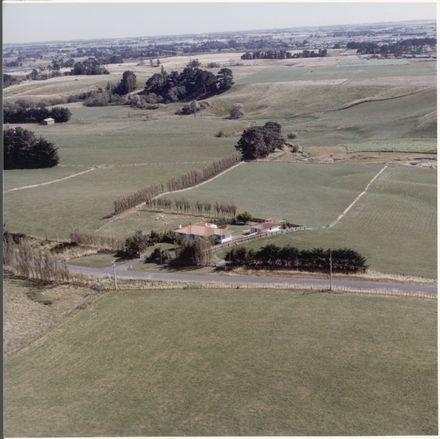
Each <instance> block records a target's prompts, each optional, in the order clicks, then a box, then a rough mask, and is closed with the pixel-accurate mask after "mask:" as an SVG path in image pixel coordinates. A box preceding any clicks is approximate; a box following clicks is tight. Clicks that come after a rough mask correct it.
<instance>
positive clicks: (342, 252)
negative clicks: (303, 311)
mask: <svg viewBox="0 0 440 439" xmlns="http://www.w3.org/2000/svg"><path fill="white" fill-rule="evenodd" d="M330 252H331V258H332V270H333V272H335V273H364V272H365V271H366V270H367V268H368V266H367V265H366V259H365V258H364V257H363V256H362V255H360V254H359V253H358V252H356V251H355V250H351V249H347V248H343V249H335V250H324V249H322V248H314V249H312V250H299V249H297V248H295V247H291V246H289V245H287V246H285V247H279V246H277V245H274V244H269V245H266V246H264V247H261V248H260V249H259V250H257V251H254V250H253V249H248V248H246V247H235V248H232V249H231V250H230V251H229V252H228V253H227V254H226V257H225V259H226V261H227V262H228V263H229V264H230V265H231V266H245V267H249V268H269V269H290V270H297V271H311V272H322V273H326V272H327V273H328V272H329V269H330Z"/></svg>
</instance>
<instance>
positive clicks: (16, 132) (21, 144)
mask: <svg viewBox="0 0 440 439" xmlns="http://www.w3.org/2000/svg"><path fill="white" fill-rule="evenodd" d="M3 145H4V146H3V147H4V168H5V169H36V168H51V167H53V166H56V165H57V164H58V162H59V157H58V151H57V148H56V147H55V145H54V144H53V143H50V142H48V141H47V140H46V139H44V138H42V137H40V138H36V137H35V134H34V133H33V132H32V131H28V130H25V129H23V128H21V127H17V128H8V129H6V130H5V131H3Z"/></svg>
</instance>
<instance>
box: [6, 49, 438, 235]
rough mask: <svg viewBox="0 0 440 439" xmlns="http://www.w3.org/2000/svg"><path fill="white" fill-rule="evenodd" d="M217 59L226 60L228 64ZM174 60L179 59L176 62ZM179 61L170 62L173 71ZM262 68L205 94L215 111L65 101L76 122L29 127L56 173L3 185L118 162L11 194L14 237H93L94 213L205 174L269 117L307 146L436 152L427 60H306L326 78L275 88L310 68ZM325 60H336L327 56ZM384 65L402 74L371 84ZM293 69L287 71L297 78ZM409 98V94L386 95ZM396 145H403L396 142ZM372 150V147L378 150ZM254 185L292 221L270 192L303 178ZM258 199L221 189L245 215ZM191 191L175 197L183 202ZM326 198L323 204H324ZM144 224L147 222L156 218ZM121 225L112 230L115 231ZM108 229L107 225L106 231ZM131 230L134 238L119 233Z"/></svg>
mask: <svg viewBox="0 0 440 439" xmlns="http://www.w3.org/2000/svg"><path fill="white" fill-rule="evenodd" d="M223 58H224V59H226V60H227V58H228V57H223ZM223 58H222V59H223ZM236 58H237V54H231V59H236ZM177 61H178V62H183V58H182V59H179V60H177ZM177 61H176V60H175V61H173V60H172V59H169V60H167V62H169V63H170V66H171V65H173V64H172V63H173V62H177ZM263 61H264V62H263ZM267 61H268V60H261V65H258V64H255V63H254V64H252V65H243V66H233V67H232V70H233V71H234V72H235V71H237V72H238V71H239V72H240V75H238V76H239V77H240V78H241V79H237V83H236V85H235V86H234V87H233V88H232V89H231V90H229V91H228V92H226V93H224V94H222V95H219V96H216V97H212V98H210V99H208V102H209V103H210V105H211V106H210V108H209V109H207V110H204V111H203V112H202V113H201V114H200V115H198V116H197V117H192V116H177V115H175V114H174V113H175V111H176V110H177V109H178V108H179V107H180V106H181V104H171V105H168V106H161V107H160V109H158V110H136V109H132V108H129V107H128V106H109V107H94V108H87V107H81V106H79V104H71V105H68V106H69V107H70V108H71V111H72V118H71V120H70V121H69V122H68V123H65V124H56V125H54V126H39V125H36V124H25V125H24V126H25V128H27V129H30V130H32V131H34V132H35V133H36V135H38V136H39V135H41V136H43V137H45V138H47V139H48V140H49V141H52V142H54V143H55V144H56V145H57V147H58V148H59V155H60V159H61V161H60V166H59V167H56V168H52V169H47V170H15V171H6V172H5V173H4V182H5V190H8V189H11V188H15V187H21V186H26V185H30V184H39V183H42V182H45V181H50V180H52V179H56V178H62V177H65V176H67V175H70V174H73V173H76V172H80V171H82V170H85V169H89V168H90V167H92V166H95V165H101V166H102V165H104V166H109V167H111V166H115V167H114V169H99V170H97V171H93V172H90V173H88V174H85V175H82V176H79V177H75V178H73V179H69V180H66V181H63V182H59V183H55V184H52V185H49V186H43V187H39V188H34V189H27V190H22V191H17V192H11V193H6V194H5V204H6V217H5V219H6V222H7V226H8V227H9V228H10V229H11V230H15V231H21V232H25V233H31V234H35V235H39V236H45V234H46V233H47V235H48V236H51V237H56V236H59V237H67V236H68V234H69V233H70V231H71V228H72V227H78V228H85V229H90V230H94V229H95V228H97V227H99V226H101V225H103V224H104V222H103V221H102V220H101V219H100V218H102V217H103V216H105V215H107V214H108V213H110V212H111V210H112V202H113V200H114V198H116V196H120V195H123V194H125V193H129V192H132V191H135V190H138V189H140V188H142V187H144V186H146V185H148V184H150V183H153V182H157V181H164V180H166V179H167V178H169V177H170V176H175V175H179V174H181V173H182V172H185V171H187V170H190V169H196V168H200V167H202V166H203V165H204V164H205V163H207V162H211V161H213V160H216V159H219V158H221V157H224V156H226V155H229V154H231V153H233V152H235V148H234V145H235V144H236V143H237V141H238V139H239V136H240V134H241V133H242V131H243V129H244V128H246V127H248V126H252V125H255V124H262V123H264V122H266V121H268V120H275V121H278V122H280V123H281V124H282V125H283V133H284V135H286V134H287V133H288V132H290V131H295V132H297V133H298V137H297V139H296V140H295V143H296V142H298V143H300V144H302V145H305V146H307V145H318V146H319V145H340V144H344V145H348V146H349V148H350V150H353V151H354V150H355V149H356V148H357V147H356V145H357V144H360V145H363V146H360V147H359V148H365V142H368V143H367V145H372V144H373V143H371V142H377V145H380V142H383V148H384V150H389V149H390V148H394V145H395V144H396V143H399V144H400V145H405V150H407V151H409V152H411V151H414V152H419V151H420V152H423V151H421V148H422V149H423V148H424V145H425V143H424V142H426V145H427V146H426V147H427V151H432V146H429V145H430V144H431V142H434V140H433V139H434V138H435V135H436V134H435V133H436V120H435V117H434V116H435V111H436V102H435V83H434V82H433V78H434V77H435V70H434V68H433V66H432V65H431V63H413V62H409V63H408V64H404V65H396V66H393V65H389V64H386V65H385V64H384V65H380V63H377V62H375V63H374V64H373V65H370V64H368V66H369V67H368V66H367V65H365V61H362V62H361V61H359V66H358V65H357V64H356V63H357V61H356V60H354V61H353V60H352V59H348V58H347V59H341V60H340V61H339V62H340V63H342V64H343V63H347V62H349V61H350V62H354V63H355V65H354V66H348V67H347V66H343V65H342V66H339V67H338V66H337V65H327V64H326V63H328V62H329V60H325V62H324V60H323V61H321V60H311V61H309V60H306V61H305V60H301V63H302V64H304V65H307V64H308V63H309V64H310V65H309V67H310V69H312V70H313V72H315V71H316V72H318V73H319V75H321V76H323V77H324V79H323V80H321V79H320V77H315V76H316V75H315V76H313V73H312V74H311V75H312V76H310V77H309V76H308V74H307V75H306V80H304V78H302V77H300V78H299V79H298V80H290V81H287V82H276V81H278V80H281V79H282V78H281V79H279V73H274V75H272V73H273V72H279V71H280V72H281V71H282V72H286V71H288V72H297V73H298V72H299V73H298V75H300V76H301V75H303V74H304V75H305V73H304V72H303V71H304V70H307V69H306V68H305V67H301V65H302V64H301V65H297V66H296V67H294V66H290V67H289V66H282V65H277V64H276V63H274V65H271V63H269V62H267ZM330 61H332V60H330ZM332 62H333V64H334V61H332ZM316 63H318V64H316ZM147 64H148V63H147ZM320 64H322V65H320ZM129 67H130V68H133V69H135V71H136V74H137V75H138V79H139V81H138V83H139V84H141V82H142V74H143V73H142V72H143V69H145V74H146V75H147V76H148V74H149V72H150V70H149V69H150V67H148V66H144V67H140V66H133V65H129ZM112 69H113V67H112ZM123 69H124V67H123V65H122V66H114V73H112V74H111V75H105V76H97V77H80V78H74V77H63V78H53V79H51V80H48V81H33V82H31V83H25V84H20V85H18V86H12V87H8V88H7V89H6V90H5V97H11V96H12V95H13V96H14V98H18V97H20V98H26V97H27V96H37V95H39V96H45V95H46V94H47V95H54V94H57V93H64V92H65V93H67V94H71V93H72V92H73V91H75V90H77V88H78V87H83V86H84V85H87V84H88V85H87V86H89V85H90V86H92V85H93V86H96V84H97V81H98V82H99V81H105V83H107V81H108V80H111V79H112V78H113V76H115V77H117V78H119V77H120V75H121V71H122V70H123ZM356 69H364V70H365V71H366V72H370V73H368V75H370V76H371V77H370V78H367V79H365V78H364V79H363V77H362V76H359V77H357V76H356V75H355V74H354V73H353V72H354V71H355V70H356ZM378 69H379V70H378ZM380 69H382V70H380ZM388 69H391V70H390V72H394V73H395V74H396V75H398V74H399V73H401V74H400V76H396V77H388V78H387V77H380V78H375V77H374V75H373V73H374V72H376V73H374V74H379V73H378V72H380V71H388ZM112 71H113V70H112ZM246 71H248V72H249V78H250V80H249V81H247V80H246V81H245V80H244V78H245V76H246ZM263 72H266V73H265V74H267V75H269V76H268V77H270V75H272V79H271V81H272V82H271V83H269V82H264V81H263V82H259V81H260V80H255V78H254V79H252V77H253V75H259V74H263ZM271 72H272V73H271ZM301 72H303V73H301ZM337 72H342V73H343V72H351V74H352V75H353V78H352V79H350V80H349V81H347V82H343V80H338V79H336V80H335V79H334V78H335V75H336V73H337ZM372 72H373V73H372ZM297 73H293V74H292V75H293V76H294V77H295V75H296V74H297ZM318 73H317V74H318ZM289 74H290V73H289ZM277 75H278V76H277ZM282 75H284V73H282ZM319 75H318V76H319ZM411 75H414V76H411ZM385 76H386V75H385ZM277 78H278V79H277ZM301 78H302V79H301ZM325 78H326V79H325ZM76 79H78V81H76ZM257 79H258V78H257ZM309 79H310V80H309ZM314 81H316V82H314ZM410 92H411V93H414V94H412V95H411V96H406V97H401V98H393V97H395V96H397V95H400V94H405V93H410ZM384 96H385V97H388V98H393V99H388V100H385V101H376V102H366V103H363V104H360V105H357V106H355V107H352V108H350V109H347V110H339V111H329V110H335V109H337V108H341V107H343V106H344V105H347V104H349V103H352V102H355V101H357V100H359V99H365V98H377V97H384ZM236 102H241V103H243V104H244V112H245V116H244V117H243V118H242V119H240V120H229V119H227V115H228V111H229V109H230V107H231V106H232V104H234V103H236ZM11 126H13V125H11ZM219 131H223V132H224V133H225V136H224V137H216V136H215V135H216V133H218V132H219ZM402 138H404V139H405V140H401V139H402ZM412 138H418V139H420V138H423V139H425V138H426V140H423V141H418V142H417V143H414V145H412V143H411V141H410V140H409V139H412ZM388 140H389V142H388ZM379 141H380V142H379ZM406 142H408V143H406ZM374 145H375V146H374V147H376V143H374ZM390 145H393V146H390ZM421 145H422V146H421ZM370 147H372V146H370ZM377 148H380V146H377ZM401 148H403V147H401ZM245 166H248V165H245ZM273 166H276V167H277V171H273V174H276V175H277V174H280V175H285V164H274V165H273ZM278 169H279V170H280V171H279V172H278ZM322 169H324V170H323V171H322V173H321V171H320V174H322V175H324V177H320V176H319V175H317V176H314V178H315V177H316V178H317V179H318V180H317V183H316V184H317V186H319V185H323V186H325V185H326V184H327V182H328V181H327V180H326V177H325V176H326V175H329V174H331V173H332V172H333V171H329V172H327V170H326V169H335V168H328V167H327V166H325V168H324V167H323V168H322ZM359 169H360V171H359V173H360V174H363V173H364V171H363V169H364V168H359ZM237 172H238V173H237ZM241 172H242V171H241V170H240V171H233V173H231V174H228V176H227V177H228V178H227V179H225V178H222V179H220V180H218V181H227V180H228V179H229V176H231V178H232V177H235V176H239V175H240V173H241ZM353 172H357V171H353ZM225 177H226V176H225ZM252 178H253V177H251V181H252V184H254V185H256V186H258V185H259V184H260V183H264V184H265V185H266V186H267V187H268V188H269V193H270V194H271V196H274V197H275V198H273V199H271V200H269V204H267V206H272V205H274V204H279V205H277V206H275V209H272V208H270V209H269V208H268V207H267V208H266V207H264V206H263V212H262V213H263V215H264V216H275V215H282V216H285V215H290V213H291V207H290V204H291V203H290V201H289V200H285V201H282V202H281V204H280V203H276V197H277V196H279V194H280V191H279V189H280V188H283V189H284V186H283V184H284V183H286V184H287V186H286V187H287V188H289V187H291V186H289V185H291V184H295V185H298V186H297V187H301V185H302V180H301V179H293V180H291V179H290V177H289V178H287V177H286V178H285V177H281V180H280V186H279V187H273V184H272V178H271V177H265V176H262V177H261V179H259V177H258V178H253V180H252ZM361 180H362V179H361ZM304 181H305V180H304ZM215 184H216V182H213V185H214V186H212V185H207V186H206V187H205V186H204V187H202V188H200V190H203V191H205V190H206V188H211V187H212V188H214V189H215V188H216V187H217V186H215ZM234 185H237V186H236V188H239V190H236V191H235V192H237V193H240V192H241V191H242V188H241V182H239V181H238V180H237V179H236V180H234ZM246 186H247V185H246ZM271 186H272V187H271ZM341 189H343V190H342V191H338V193H337V194H336V193H334V192H333V194H332V195H335V197H334V198H333V197H331V199H332V200H336V199H338V200H337V201H335V202H334V206H336V207H332V206H328V214H327V216H325V218H327V217H332V215H333V211H334V210H339V207H341V206H342V205H343V204H345V203H346V200H348V199H349V198H350V193H349V190H350V189H351V188H350V186H349V187H348V188H345V187H343V188H341ZM345 189H348V190H347V191H346V190H345ZM355 189H356V187H355ZM326 190H328V189H326ZM228 191H229V189H228ZM221 192H222V191H219V192H214V193H213V194H208V195H209V199H214V200H215V199H217V197H218V196H220V197H222V196H223V194H222V193H221ZM253 192H254V194H253V195H252V194H250V193H247V192H246V195H243V196H240V195H238V194H234V193H232V192H231V193H229V192H228V194H227V195H228V196H226V195H225V200H227V201H229V200H230V199H231V195H233V196H234V197H235V198H232V201H234V200H235V199H236V200H237V202H240V203H238V204H239V207H240V208H246V207H251V208H252V207H253V206H255V205H256V200H257V199H258V195H257V193H258V192H257V191H256V189H255V190H253ZM188 193H189V192H187V193H184V194H182V195H185V196H186V194H188ZM203 193H205V192H203ZM323 193H325V192H323ZM340 195H341V197H340ZM249 196H250V198H248V197H249ZM301 196H303V197H306V195H305V192H304V191H298V190H294V191H293V200H294V202H295V203H296V201H295V200H298V197H300V201H301V206H302V205H303V204H304V203H303V201H302V198H301ZM321 198H322V199H323V203H324V206H326V204H325V202H326V200H327V199H328V197H324V196H322V197H321ZM271 203H272V204H271ZM327 204H329V203H327ZM254 210H255V207H254ZM302 212H303V211H302V210H301V212H300V213H299V216H298V217H299V221H298V222H305V219H307V218H308V216H307V215H305V219H303V217H302ZM294 214H295V215H294V218H293V220H294V221H296V218H297V213H296V212H294ZM313 217H314V218H315V216H313ZM289 219H290V218H289ZM318 219H319V215H318ZM331 219H333V218H331ZM149 222H150V223H152V221H151V220H150V221H149ZM117 224H118V223H115V226H116V229H117V227H118V226H117ZM177 225H178V224H177ZM106 227H107V226H106ZM106 227H105V228H104V230H107V229H106ZM109 227H110V229H109V231H110V232H112V227H113V225H110V226H109ZM122 232H123V230H122V229H120V230H116V233H117V234H118V235H120V234H122ZM130 232H131V230H130ZM127 234H129V232H127V233H125V235H127Z"/></svg>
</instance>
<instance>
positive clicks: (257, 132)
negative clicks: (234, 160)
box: [235, 122, 285, 160]
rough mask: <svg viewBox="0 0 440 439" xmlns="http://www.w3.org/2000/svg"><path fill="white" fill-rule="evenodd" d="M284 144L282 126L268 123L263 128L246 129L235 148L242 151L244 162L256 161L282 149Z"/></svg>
mask: <svg viewBox="0 0 440 439" xmlns="http://www.w3.org/2000/svg"><path fill="white" fill-rule="evenodd" d="M284 143H285V139H284V138H283V137H282V135H281V125H280V124H279V123H277V122H266V123H265V124H264V125H263V126H254V127H251V128H246V129H245V130H244V131H243V134H242V135H241V138H240V140H239V141H238V143H237V145H235V148H236V149H237V150H238V151H240V153H241V157H242V159H243V160H255V159H261V158H265V157H267V156H268V155H269V154H270V153H272V152H274V151H275V150H276V149H281V148H282V147H283V145H284Z"/></svg>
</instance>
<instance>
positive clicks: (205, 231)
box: [174, 223, 232, 244]
mask: <svg viewBox="0 0 440 439" xmlns="http://www.w3.org/2000/svg"><path fill="white" fill-rule="evenodd" d="M174 232H175V233H177V234H178V235H180V236H183V237H184V238H186V239H188V240H193V239H195V238H204V239H207V240H210V241H213V242H214V243H215V244H223V243H224V242H229V241H232V232H231V231H230V230H228V229H222V228H220V227H218V226H217V224H210V223H196V224H190V225H189V226H185V227H179V228H178V229H177V230H175V231H174Z"/></svg>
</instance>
